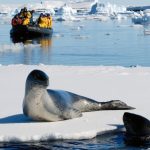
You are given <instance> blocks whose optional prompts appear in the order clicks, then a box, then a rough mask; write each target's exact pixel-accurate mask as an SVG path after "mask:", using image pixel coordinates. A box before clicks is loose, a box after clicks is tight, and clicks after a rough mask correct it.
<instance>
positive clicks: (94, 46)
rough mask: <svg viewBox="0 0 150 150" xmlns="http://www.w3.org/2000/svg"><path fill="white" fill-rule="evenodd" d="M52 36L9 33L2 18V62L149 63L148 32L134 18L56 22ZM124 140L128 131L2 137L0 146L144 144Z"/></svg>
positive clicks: (30, 63) (126, 64) (23, 147)
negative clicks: (84, 136)
mask: <svg viewBox="0 0 150 150" xmlns="http://www.w3.org/2000/svg"><path fill="white" fill-rule="evenodd" d="M53 26H54V33H53V36H52V38H48V37H43V38H36V39H28V40H24V39H22V40H18V39H12V38H10V34H9V32H10V29H11V25H10V23H8V22H4V23H1V24H0V64H1V65H11V64H25V65H33V64H36V65H37V64H46V65H69V66H71V65H75V66H88V65H90V66H91V65H92V66H98V65H109V66H116V65H117V66H125V67H131V66H137V65H140V66H150V59H149V58H150V35H145V34H144V28H148V27H147V26H146V27H144V26H142V25H134V24H133V23H132V21H131V18H129V19H125V20H111V19H108V20H106V21H100V19H93V18H92V19H85V20H80V21H74V22H68V21H65V22H57V21H55V22H54V25H53ZM145 148H149V145H146V146H141V147H136V146H129V145H127V144H126V143H125V142H124V133H122V132H120V133H110V134H106V135H102V136H98V137H96V138H93V139H90V140H63V141H45V142H38V143H36V142H35V143H34V142H31V143H0V149H84V150H86V149H145Z"/></svg>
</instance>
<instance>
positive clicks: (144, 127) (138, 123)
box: [123, 112, 150, 136]
mask: <svg viewBox="0 0 150 150" xmlns="http://www.w3.org/2000/svg"><path fill="white" fill-rule="evenodd" d="M123 122H124V125H125V128H126V132H127V134H130V135H133V136H146V135H150V121H149V120H148V119H146V118H144V117H142V116H140V115H137V114H133V113H128V112H125V113H124V115H123Z"/></svg>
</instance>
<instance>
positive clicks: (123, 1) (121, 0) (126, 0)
mask: <svg viewBox="0 0 150 150" xmlns="http://www.w3.org/2000/svg"><path fill="white" fill-rule="evenodd" d="M42 1H45V0H42ZM46 1H49V2H50V1H51V0H46ZM55 1H58V0H55ZM62 1H69V0H62ZM72 1H73V0H72ZM99 1H100V2H101V3H107V2H110V3H115V4H118V5H127V6H131V5H132V6H138V5H139V6H141V5H150V0H99ZM35 2H36V3H38V2H41V0H24V1H23V0H0V4H6V3H7V4H15V3H17V4H18V3H22V4H24V3H25V4H29V3H35Z"/></svg>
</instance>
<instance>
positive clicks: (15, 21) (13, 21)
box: [11, 14, 22, 26]
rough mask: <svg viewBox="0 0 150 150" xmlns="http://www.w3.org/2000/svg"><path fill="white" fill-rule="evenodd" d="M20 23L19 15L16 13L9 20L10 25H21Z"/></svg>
mask: <svg viewBox="0 0 150 150" xmlns="http://www.w3.org/2000/svg"><path fill="white" fill-rule="evenodd" d="M21 24H22V19H21V18H20V17H19V15H18V14H16V15H15V16H14V18H13V19H12V21H11V25H12V26H17V25H21Z"/></svg>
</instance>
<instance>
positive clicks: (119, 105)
mask: <svg viewBox="0 0 150 150" xmlns="http://www.w3.org/2000/svg"><path fill="white" fill-rule="evenodd" d="M101 107H102V109H103V110H127V109H135V108H134V107H131V106H128V105H127V104H126V103H124V102H122V101H120V100H111V101H108V102H102V103H101Z"/></svg>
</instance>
